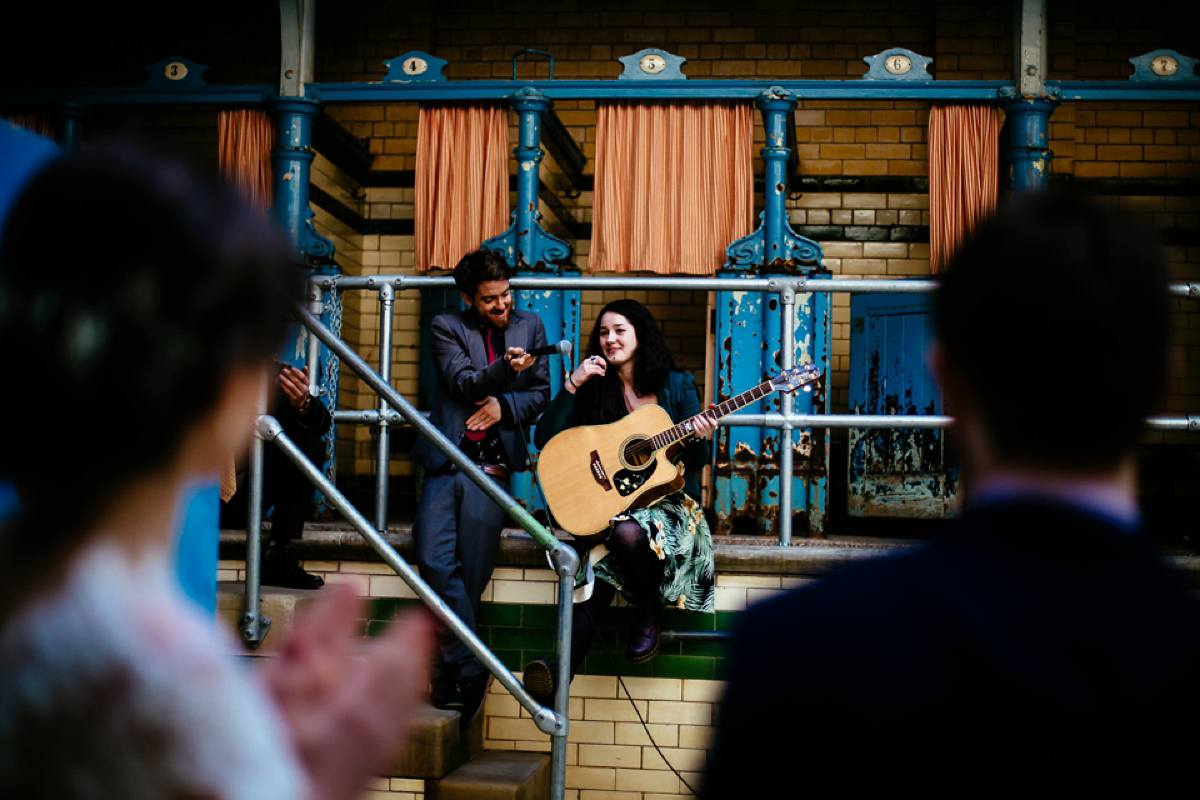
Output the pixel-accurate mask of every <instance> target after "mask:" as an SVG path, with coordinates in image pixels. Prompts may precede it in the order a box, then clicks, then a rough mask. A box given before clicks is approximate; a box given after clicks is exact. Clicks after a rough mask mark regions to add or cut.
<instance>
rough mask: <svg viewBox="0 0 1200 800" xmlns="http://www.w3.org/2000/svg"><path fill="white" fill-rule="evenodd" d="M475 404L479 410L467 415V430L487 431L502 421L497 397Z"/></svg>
mask: <svg viewBox="0 0 1200 800" xmlns="http://www.w3.org/2000/svg"><path fill="white" fill-rule="evenodd" d="M530 358H533V356H530ZM475 405H477V406H479V410H478V411H476V412H475V413H474V414H472V415H471V416H469V417H467V430H469V431H486V430H487V429H488V428H490V427H492V426H493V425H495V424H496V423H497V422H499V421H500V401H499V400H497V399H496V398H495V397H487V398H485V399H483V400H480V401H479V402H477V403H476V404H475Z"/></svg>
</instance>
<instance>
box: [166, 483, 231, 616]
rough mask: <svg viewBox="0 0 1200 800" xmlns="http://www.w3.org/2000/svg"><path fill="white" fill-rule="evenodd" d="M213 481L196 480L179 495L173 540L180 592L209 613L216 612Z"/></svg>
mask: <svg viewBox="0 0 1200 800" xmlns="http://www.w3.org/2000/svg"><path fill="white" fill-rule="evenodd" d="M220 505H221V490H220V487H219V486H218V485H217V483H215V482H213V483H203V484H197V485H195V486H193V487H191V488H189V489H186V490H184V496H183V497H182V498H181V499H180V504H179V506H180V510H181V512H182V513H181V514H180V526H179V532H178V536H177V537H176V540H175V547H176V550H175V569H176V574H177V575H178V576H179V583H180V585H181V586H182V587H183V592H184V594H186V595H187V596H188V597H190V598H191V599H192V600H193V601H195V602H196V604H197V605H199V606H200V607H201V608H203V609H204V610H205V611H207V612H209V613H210V614H216V613H217V544H218V541H217V534H218V530H219V527H218V525H217V514H218V510H219V509H220Z"/></svg>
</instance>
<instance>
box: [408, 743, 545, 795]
mask: <svg viewBox="0 0 1200 800" xmlns="http://www.w3.org/2000/svg"><path fill="white" fill-rule="evenodd" d="M425 786H426V789H425V798H426V800H546V798H548V797H549V796H550V756H548V755H546V754H545V753H523V752H520V751H517V750H484V751H483V752H482V753H480V754H479V755H477V756H475V757H474V758H472V759H471V760H470V761H468V762H467V763H466V764H463V765H462V766H461V767H459V768H458V769H456V770H454V772H451V773H450V774H449V775H447V776H446V777H445V778H442V779H441V780H440V781H430V782H429V783H427V784H425Z"/></svg>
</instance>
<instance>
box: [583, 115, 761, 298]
mask: <svg viewBox="0 0 1200 800" xmlns="http://www.w3.org/2000/svg"><path fill="white" fill-rule="evenodd" d="M753 141H754V114H753V109H752V108H751V106H750V105H749V104H746V103H694V102H661V103H597V104H596V197H595V210H594V214H593V228H592V245H591V255H590V257H589V259H588V260H589V265H590V267H591V269H593V270H610V271H614V272H633V271H643V270H646V271H651V272H658V273H663V274H684V275H711V274H713V273H714V272H715V271H716V270H717V269H718V268H720V267H721V265H722V264H724V263H725V248H726V247H727V246H728V245H729V244H730V243H731V242H733V241H734V240H735V239H738V238H740V237H742V236H745V235H746V234H748V233H750V232H751V230H753V224H754V219H753V218H754V175H753V173H752V166H751V158H752V152H751V151H752V147H753Z"/></svg>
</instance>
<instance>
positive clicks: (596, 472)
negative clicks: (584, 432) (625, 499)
mask: <svg viewBox="0 0 1200 800" xmlns="http://www.w3.org/2000/svg"><path fill="white" fill-rule="evenodd" d="M592 477H593V478H595V479H596V483H598V484H600V485H601V486H603V487H604V491H606V492H611V491H612V482H611V481H609V479H608V472H607V471H606V470H605V469H604V465H603V464H601V463H600V454H599V453H598V452H596V451H595V450H593V451H592Z"/></svg>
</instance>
